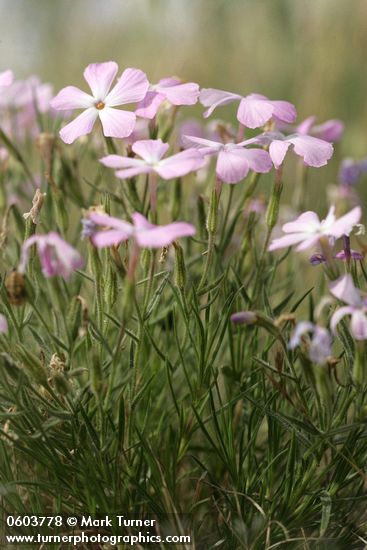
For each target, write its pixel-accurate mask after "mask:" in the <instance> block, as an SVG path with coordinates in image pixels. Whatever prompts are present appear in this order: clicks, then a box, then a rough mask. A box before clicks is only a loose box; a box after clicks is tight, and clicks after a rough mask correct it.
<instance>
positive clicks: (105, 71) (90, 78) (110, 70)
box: [83, 61, 118, 101]
mask: <svg viewBox="0 0 367 550" xmlns="http://www.w3.org/2000/svg"><path fill="white" fill-rule="evenodd" d="M117 71H118V65H117V63H115V62H114V61H107V62H106V63H91V64H90V65H88V67H87V68H86V69H85V71H84V73H83V74H84V78H85V80H86V81H87V82H88V84H89V87H90V89H91V90H92V93H93V96H94V98H95V100H96V101H104V100H105V98H106V96H107V94H108V91H109V89H110V88H111V84H112V82H113V80H114V78H115V77H116V75H117Z"/></svg>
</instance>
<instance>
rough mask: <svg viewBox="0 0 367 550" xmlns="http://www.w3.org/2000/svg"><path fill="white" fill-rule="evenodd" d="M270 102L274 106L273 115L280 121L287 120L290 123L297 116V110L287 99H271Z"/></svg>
mask: <svg viewBox="0 0 367 550" xmlns="http://www.w3.org/2000/svg"><path fill="white" fill-rule="evenodd" d="M271 104H272V105H273V107H274V111H273V116H274V117H275V118H277V119H279V120H281V121H282V122H287V123H288V124H291V123H292V122H294V121H295V120H296V118H297V111H296V108H295V106H294V105H292V103H289V101H279V100H275V101H271Z"/></svg>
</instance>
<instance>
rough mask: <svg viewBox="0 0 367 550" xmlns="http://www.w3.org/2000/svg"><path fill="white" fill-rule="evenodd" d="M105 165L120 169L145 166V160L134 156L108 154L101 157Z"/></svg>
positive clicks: (100, 160)
mask: <svg viewBox="0 0 367 550" xmlns="http://www.w3.org/2000/svg"><path fill="white" fill-rule="evenodd" d="M99 162H100V163H101V164H103V166H107V167H108V168H114V169H115V170H119V169H121V168H133V167H135V166H145V162H144V161H143V160H141V159H137V158H134V157H122V156H120V155H107V156H105V157H102V158H101V159H99Z"/></svg>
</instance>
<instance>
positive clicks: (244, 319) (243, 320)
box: [231, 311, 257, 325]
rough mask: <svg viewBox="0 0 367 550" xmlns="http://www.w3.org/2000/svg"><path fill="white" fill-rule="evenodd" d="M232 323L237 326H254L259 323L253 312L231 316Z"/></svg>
mask: <svg viewBox="0 0 367 550" xmlns="http://www.w3.org/2000/svg"><path fill="white" fill-rule="evenodd" d="M231 321H232V323H233V324H235V325H253V324H254V323H256V321H257V315H256V313H254V312H253V311H238V312H237V313H233V315H231Z"/></svg>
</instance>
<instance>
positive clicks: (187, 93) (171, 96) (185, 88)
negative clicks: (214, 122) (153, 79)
mask: <svg viewBox="0 0 367 550" xmlns="http://www.w3.org/2000/svg"><path fill="white" fill-rule="evenodd" d="M156 90H157V91H158V92H161V93H162V94H164V95H165V96H166V99H167V100H168V101H169V102H170V103H172V105H194V104H195V103H196V102H197V100H198V97H199V94H200V89H199V85H198V84H195V83H194V82H184V83H180V82H179V81H177V80H176V81H175V79H164V80H160V81H159V83H158V85H157V86H156Z"/></svg>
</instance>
